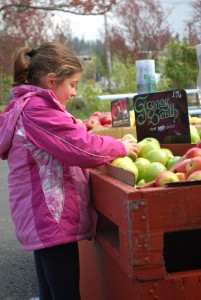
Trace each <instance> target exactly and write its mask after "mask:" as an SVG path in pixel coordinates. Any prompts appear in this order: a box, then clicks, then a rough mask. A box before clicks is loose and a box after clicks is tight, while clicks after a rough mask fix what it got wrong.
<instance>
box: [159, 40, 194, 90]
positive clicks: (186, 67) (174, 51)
mask: <svg viewBox="0 0 201 300" xmlns="http://www.w3.org/2000/svg"><path fill="white" fill-rule="evenodd" d="M159 63H160V67H161V68H160V70H161V73H162V74H161V75H162V77H163V78H164V80H165V81H166V82H168V85H167V86H166V89H194V88H196V79H197V75H198V65H197V58H196V52H195V48H194V47H192V46H191V45H189V44H187V43H186V42H183V41H179V40H176V39H171V40H170V41H169V43H168V45H167V47H166V49H165V52H164V54H163V55H162V56H161V58H160V60H159ZM163 82H164V81H162V82H161V83H160V84H163Z"/></svg>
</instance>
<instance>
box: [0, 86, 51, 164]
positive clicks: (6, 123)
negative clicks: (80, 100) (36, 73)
mask: <svg viewBox="0 0 201 300" xmlns="http://www.w3.org/2000/svg"><path fill="white" fill-rule="evenodd" d="M12 92H13V96H14V98H13V99H12V100H11V102H10V103H9V105H8V106H7V108H6V109H5V111H4V112H3V113H2V114H1V115H0V158H1V159H7V156H8V151H9V149H10V147H11V145H12V138H13V134H14V131H15V125H16V123H17V120H18V118H19V116H20V114H21V111H22V110H23V108H24V106H25V105H26V103H27V102H28V100H29V99H30V98H31V96H33V95H38V96H42V97H44V98H51V99H52V98H55V96H54V94H53V93H52V92H51V91H49V90H45V89H42V88H39V87H36V86H31V85H21V86H17V87H14V88H13V91H12Z"/></svg>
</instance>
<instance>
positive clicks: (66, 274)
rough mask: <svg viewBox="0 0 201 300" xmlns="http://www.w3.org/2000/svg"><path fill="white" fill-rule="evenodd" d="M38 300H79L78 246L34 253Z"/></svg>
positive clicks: (48, 249)
mask: <svg viewBox="0 0 201 300" xmlns="http://www.w3.org/2000/svg"><path fill="white" fill-rule="evenodd" d="M34 259H35V265H36V272H37V277H38V285H39V297H40V300H80V292H79V277H80V274H79V253H78V244H77V243H69V244H65V245H60V246H56V247H51V248H46V249H41V250H37V251H34Z"/></svg>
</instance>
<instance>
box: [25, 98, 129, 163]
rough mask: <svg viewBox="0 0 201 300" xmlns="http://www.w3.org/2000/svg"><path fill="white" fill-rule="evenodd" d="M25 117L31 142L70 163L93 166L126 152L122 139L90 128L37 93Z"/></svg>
mask: <svg viewBox="0 0 201 300" xmlns="http://www.w3.org/2000/svg"><path fill="white" fill-rule="evenodd" d="M22 120H23V124H24V129H25V132H26V136H27V139H28V140H29V141H30V142H32V143H33V144H35V145H36V146H37V147H38V148H40V149H42V150H44V151H45V152H47V153H49V154H50V155H52V156H53V157H56V158H57V159H59V160H60V161H63V162H65V163H67V164H68V165H71V166H79V167H82V168H90V167H95V166H98V165H101V164H104V163H108V162H111V161H112V160H114V159H115V158H117V157H123V156H125V155H126V149H125V147H124V145H123V143H122V142H121V141H119V140H117V139H115V138H113V137H110V136H98V135H95V134H91V133H89V132H87V130H86V129H85V128H84V127H83V126H82V125H80V124H77V123H76V121H75V119H74V118H73V117H72V116H71V115H70V114H68V113H67V112H66V111H65V110H62V109H61V108H59V107H57V106H56V105H55V103H53V102H51V101H45V100H44V99H41V98H37V99H36V97H34V99H31V100H30V101H29V103H28V104H27V105H26V107H25V109H24V111H23V114H22Z"/></svg>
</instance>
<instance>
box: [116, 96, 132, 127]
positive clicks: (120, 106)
mask: <svg viewBox="0 0 201 300" xmlns="http://www.w3.org/2000/svg"><path fill="white" fill-rule="evenodd" d="M111 115H112V127H126V126H130V109H129V98H123V99H116V100H113V101H111Z"/></svg>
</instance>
